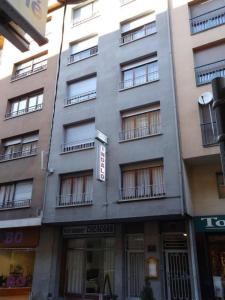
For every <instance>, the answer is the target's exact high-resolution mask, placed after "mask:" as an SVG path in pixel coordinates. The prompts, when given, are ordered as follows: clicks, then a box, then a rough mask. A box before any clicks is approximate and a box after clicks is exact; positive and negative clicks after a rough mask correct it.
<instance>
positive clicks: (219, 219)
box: [194, 216, 225, 232]
mask: <svg viewBox="0 0 225 300" xmlns="http://www.w3.org/2000/svg"><path fill="white" fill-rule="evenodd" d="M194 223H195V228H196V231H199V232H201V231H208V232H209V231H211V232H212V231H213V232H216V231H225V216H209V217H195V218H194Z"/></svg>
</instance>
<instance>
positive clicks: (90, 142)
mask: <svg viewBox="0 0 225 300" xmlns="http://www.w3.org/2000/svg"><path fill="white" fill-rule="evenodd" d="M94 145H95V142H94V139H93V138H90V139H86V140H80V141H74V142H70V143H65V144H62V146H61V147H62V152H63V153H67V152H74V151H80V150H86V149H91V148H93V147H94Z"/></svg>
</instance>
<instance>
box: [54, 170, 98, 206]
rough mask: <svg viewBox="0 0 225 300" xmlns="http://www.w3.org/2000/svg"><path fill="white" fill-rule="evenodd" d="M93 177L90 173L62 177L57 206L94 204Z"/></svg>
mask: <svg viewBox="0 0 225 300" xmlns="http://www.w3.org/2000/svg"><path fill="white" fill-rule="evenodd" d="M92 194H93V175H92V173H90V172H87V173H83V174H82V173H80V174H79V173H78V174H72V175H67V176H62V178H61V186H60V196H59V197H58V199H57V206H60V207H65V206H76V205H85V204H92Z"/></svg>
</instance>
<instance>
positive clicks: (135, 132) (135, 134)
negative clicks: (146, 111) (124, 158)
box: [119, 123, 161, 142]
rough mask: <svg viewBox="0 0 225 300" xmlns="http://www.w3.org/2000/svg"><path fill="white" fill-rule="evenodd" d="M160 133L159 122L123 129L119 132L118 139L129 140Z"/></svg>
mask: <svg viewBox="0 0 225 300" xmlns="http://www.w3.org/2000/svg"><path fill="white" fill-rule="evenodd" d="M160 133H161V126H160V124H159V123H155V124H151V125H149V126H147V127H140V128H135V129H131V130H123V131H121V132H120V133H119V141H120V142H122V141H129V140H134V139H140V138H144V137H148V136H154V135H157V134H160Z"/></svg>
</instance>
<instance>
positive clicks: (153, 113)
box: [119, 105, 160, 141]
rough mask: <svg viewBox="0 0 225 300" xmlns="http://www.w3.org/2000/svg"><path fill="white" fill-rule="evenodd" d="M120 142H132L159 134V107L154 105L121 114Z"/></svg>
mask: <svg viewBox="0 0 225 300" xmlns="http://www.w3.org/2000/svg"><path fill="white" fill-rule="evenodd" d="M122 128H123V130H122V132H120V134H119V140H120V141H126V140H132V139H136V138H142V137H146V136H152V135H156V134H159V133H160V107H159V105H155V106H152V107H148V108H142V109H137V110H135V111H128V112H123V113H122Z"/></svg>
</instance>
